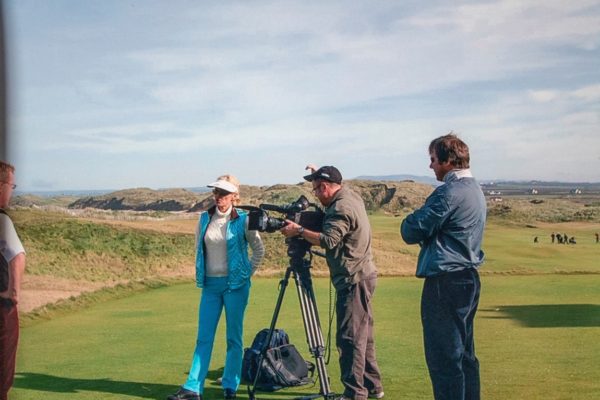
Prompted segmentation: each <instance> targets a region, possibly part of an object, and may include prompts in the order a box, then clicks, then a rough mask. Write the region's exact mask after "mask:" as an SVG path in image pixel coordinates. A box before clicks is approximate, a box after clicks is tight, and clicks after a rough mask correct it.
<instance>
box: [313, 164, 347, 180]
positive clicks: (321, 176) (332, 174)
mask: <svg viewBox="0 0 600 400" xmlns="http://www.w3.org/2000/svg"><path fill="white" fill-rule="evenodd" d="M304 179H306V180H307V181H309V182H312V181H314V180H323V181H327V182H333V183H337V184H340V183H342V174H341V173H340V171H339V170H338V169H337V168H336V167H334V166H333V165H326V166H324V167H321V168H319V169H318V170H316V171H315V172H313V173H312V174H310V175H306V176H305V177H304Z"/></svg>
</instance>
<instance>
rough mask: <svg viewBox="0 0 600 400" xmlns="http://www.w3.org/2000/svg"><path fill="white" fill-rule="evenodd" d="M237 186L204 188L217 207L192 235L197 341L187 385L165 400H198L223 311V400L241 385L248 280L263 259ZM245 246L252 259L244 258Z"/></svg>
mask: <svg viewBox="0 0 600 400" xmlns="http://www.w3.org/2000/svg"><path fill="white" fill-rule="evenodd" d="M239 186H240V184H239V182H238V180H237V179H236V178H235V177H234V176H233V175H223V176H220V177H218V178H217V181H216V182H214V183H211V184H210V185H208V187H210V188H213V195H214V199H215V206H213V207H211V208H210V209H209V210H208V211H204V212H202V213H201V214H200V221H199V223H198V227H197V230H196V285H197V286H198V287H199V288H202V298H201V300H200V310H199V321H198V336H197V341H196V349H195V351H194V356H193V359H192V366H191V367H190V372H189V375H188V379H187V381H186V382H185V383H184V384H183V386H182V387H181V388H180V389H179V390H178V391H177V392H176V393H175V394H172V395H170V396H169V397H167V399H168V400H184V399H185V400H190V399H191V400H199V399H200V400H202V393H203V392H204V380H205V379H206V375H207V373H208V366H209V364H210V358H211V353H212V349H213V343H214V339H215V332H216V330H217V325H218V323H219V319H220V317H221V312H222V311H223V308H225V320H226V323H227V329H226V335H227V355H226V358H225V370H224V371H223V377H222V380H221V385H222V386H223V390H224V392H223V394H224V398H225V399H235V398H236V392H237V389H238V386H239V384H240V380H241V372H242V356H243V343H242V337H243V323H244V312H245V310H246V305H247V304H248V297H249V294H250V277H251V276H252V275H253V274H254V272H255V271H256V268H257V267H258V265H259V264H260V262H261V260H262V258H263V256H264V253H265V251H264V247H263V244H262V241H261V238H260V236H259V234H258V231H249V230H248V218H247V216H248V215H247V213H246V212H245V211H244V210H241V209H238V208H235V207H234V205H237V204H239V201H240V200H239V198H240V197H239ZM248 245H250V248H251V249H252V258H249V256H248Z"/></svg>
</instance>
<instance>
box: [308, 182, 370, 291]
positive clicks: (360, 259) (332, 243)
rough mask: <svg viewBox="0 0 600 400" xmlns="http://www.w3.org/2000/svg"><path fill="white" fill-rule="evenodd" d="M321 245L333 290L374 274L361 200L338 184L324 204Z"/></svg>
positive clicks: (366, 222) (363, 205)
mask: <svg viewBox="0 0 600 400" xmlns="http://www.w3.org/2000/svg"><path fill="white" fill-rule="evenodd" d="M320 242H321V247H323V248H324V249H325V255H326V257H327V265H328V266H329V271H330V273H331V280H332V281H333V285H334V286H335V288H336V289H337V290H340V289H343V288H345V287H348V286H349V285H351V284H353V283H357V282H360V281H362V280H364V279H370V278H374V277H376V275H377V270H376V269H375V264H374V263H373V256H372V254H371V224H370V223H369V219H368V217H367V211H366V209H365V203H364V202H363V200H362V198H361V197H360V196H359V195H358V194H357V193H355V192H354V191H352V190H350V189H348V188H346V187H342V188H341V189H340V190H339V191H338V192H337V193H336V194H335V195H334V197H333V200H332V201H331V204H329V205H328V206H327V207H326V208H325V217H324V219H323V232H322V233H321V235H320Z"/></svg>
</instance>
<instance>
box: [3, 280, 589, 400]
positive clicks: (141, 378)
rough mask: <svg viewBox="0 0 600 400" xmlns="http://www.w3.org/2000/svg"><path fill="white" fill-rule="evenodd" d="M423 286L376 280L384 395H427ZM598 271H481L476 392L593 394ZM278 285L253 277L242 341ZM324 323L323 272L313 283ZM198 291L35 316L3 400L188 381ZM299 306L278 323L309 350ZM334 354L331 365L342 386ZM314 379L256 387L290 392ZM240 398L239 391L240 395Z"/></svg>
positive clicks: (114, 392) (287, 305) (218, 364)
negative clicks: (50, 316) (478, 388)
mask: <svg viewBox="0 0 600 400" xmlns="http://www.w3.org/2000/svg"><path fill="white" fill-rule="evenodd" d="M421 285H422V282H421V281H420V280H417V279H415V278H382V279H380V280H379V285H378V288H377V291H376V295H375V299H374V307H375V318H376V343H377V349H378V359H379V363H380V367H381V369H382V372H383V378H384V385H385V392H386V398H388V399H399V398H410V399H430V398H431V397H432V395H431V390H430V383H429V378H428V374H427V370H426V366H425V362H424V358H423V350H422V338H421V328H420V319H419V297H420V290H421ZM599 285H600V276H598V275H587V276H582V275H568V276H567V275H540V276H484V277H483V291H482V297H481V304H480V308H479V313H478V316H477V318H476V346H477V349H478V354H479V358H480V362H481V370H482V395H483V396H482V397H483V398H486V399H491V400H496V399H498V400H500V399H508V398H512V399H545V400H553V399H556V400H558V399H572V398H577V399H595V398H598V395H600V369H598V368H597V360H598V355H600V342H599V341H598V340H597V338H598V335H599V334H600V304H599V302H598V296H597V293H598V291H597V288H598V286H599ZM277 286H278V281H277V280H274V279H258V280H255V281H254V283H253V288H252V294H251V301H250V305H249V308H248V313H247V318H246V324H245V343H246V344H249V343H250V342H251V340H252V338H253V336H254V334H255V333H256V332H257V331H258V330H260V329H262V328H264V327H266V326H268V324H269V322H270V319H271V315H272V312H273V308H274V304H275V300H276V297H277ZM315 286H316V293H317V299H318V303H319V309H320V311H321V321H322V323H323V325H324V330H325V331H327V329H326V323H325V321H326V320H327V315H326V313H327V311H326V310H327V308H328V297H329V286H328V280H326V279H316V280H315ZM199 293H200V291H199V290H197V289H195V288H194V286H193V284H189V283H188V284H180V285H174V286H170V287H159V288H157V289H155V290H151V291H145V292H139V293H137V294H136V295H134V296H131V297H127V298H120V299H116V300H111V301H107V302H102V303H97V304H94V305H93V306H91V307H89V308H87V309H85V310H81V311H79V312H77V313H72V314H66V315H61V316H59V317H56V318H53V319H52V320H49V321H44V322H39V323H35V324H32V325H30V326H28V327H26V328H24V329H23V331H22V336H21V346H20V349H19V358H18V360H19V361H18V366H17V377H16V380H15V387H14V389H13V391H12V393H11V394H12V396H11V399H13V400H28V399H37V398H40V397H43V398H45V399H49V400H52V399H77V400H80V399H81V400H89V399H127V398H132V399H135V398H141V399H162V398H164V397H165V396H166V395H167V394H169V393H171V392H172V391H174V390H175V389H176V388H177V387H178V386H179V385H180V384H181V383H182V382H183V381H184V380H185V378H186V373H187V371H188V368H189V362H190V357H191V353H192V351H193V347H194V341H195V335H196V318H197V315H196V313H197V303H198V296H199ZM299 318H300V310H299V307H298V304H297V297H296V293H295V289H294V288H293V285H291V286H290V288H289V289H288V293H287V295H286V297H285V301H284V304H283V308H282V312H281V315H280V319H279V324H278V325H279V326H280V327H283V328H285V329H286V330H287V331H288V333H289V334H290V337H291V340H292V342H293V343H295V344H296V345H297V347H298V348H299V349H300V351H301V352H302V353H303V354H304V355H305V356H306V357H308V355H307V351H306V350H307V346H306V343H305V339H304V332H303V327H302V323H301V321H300V319H299ZM217 337H218V339H217V341H216V343H215V348H214V357H213V363H212V365H211V368H210V374H209V382H208V383H207V387H206V392H205V393H206V394H207V396H206V397H207V398H208V399H211V398H221V392H220V388H219V387H218V386H217V385H216V384H215V383H214V380H215V379H216V378H217V377H218V376H220V374H221V372H222V371H221V368H222V365H223V360H224V349H225V342H224V331H223V326H222V325H221V326H220V328H219V333H218V336H217ZM336 357H337V355H336V352H335V350H334V352H333V355H332V358H331V363H330V364H329V366H328V371H329V374H330V376H331V378H332V386H333V389H334V390H336V391H338V392H339V391H340V390H341V386H340V383H339V378H338V376H339V370H338V367H337V359H336ZM316 391H318V387H312V388H311V387H305V388H302V389H290V390H287V391H285V392H278V393H274V394H261V395H260V396H259V398H260V399H284V398H292V397H294V396H295V395H298V394H306V393H314V392H316ZM239 398H240V399H246V398H247V396H246V394H245V392H243V391H242V392H240V393H239Z"/></svg>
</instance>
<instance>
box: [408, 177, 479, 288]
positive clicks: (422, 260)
mask: <svg viewBox="0 0 600 400" xmlns="http://www.w3.org/2000/svg"><path fill="white" fill-rule="evenodd" d="M447 175H448V176H446V177H445V179H444V180H445V183H444V184H443V185H441V186H438V187H437V188H436V189H435V190H434V191H433V193H432V194H431V195H430V196H429V197H428V198H427V200H426V201H425V205H424V206H423V207H421V208H420V209H418V210H416V211H415V212H414V213H412V214H410V215H409V216H407V217H406V219H405V220H404V221H402V226H401V228H400V232H401V234H402V238H403V239H404V241H406V243H408V244H415V243H419V244H420V246H421V252H420V253H419V260H418V263H417V273H416V275H417V276H418V277H420V278H423V277H428V276H434V275H438V274H440V273H445V272H454V271H460V270H464V269H467V268H475V269H477V268H479V266H480V265H481V264H482V263H483V259H484V254H483V251H482V250H481V242H482V240H483V230H484V228H485V219H486V210H487V207H486V203H485V197H484V195H483V192H482V191H481V188H480V187H479V184H478V183H477V181H475V179H473V178H472V177H463V178H458V177H457V176H456V174H455V172H454V171H451V172H449V173H448V174H447Z"/></svg>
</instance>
